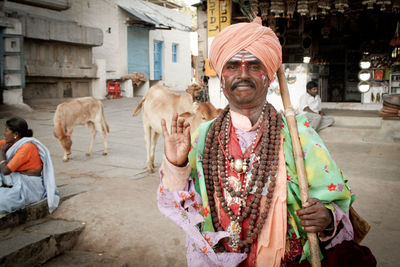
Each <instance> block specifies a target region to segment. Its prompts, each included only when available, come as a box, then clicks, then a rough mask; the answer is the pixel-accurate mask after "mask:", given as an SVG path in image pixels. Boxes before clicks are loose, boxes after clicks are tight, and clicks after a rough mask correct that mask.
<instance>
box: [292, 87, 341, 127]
mask: <svg viewBox="0 0 400 267" xmlns="http://www.w3.org/2000/svg"><path fill="white" fill-rule="evenodd" d="M306 88H307V93H305V94H304V95H303V96H302V97H301V98H300V105H299V110H300V114H304V115H305V116H306V117H307V119H308V121H309V123H310V125H311V127H313V128H314V129H315V131H317V132H319V131H320V130H322V129H325V128H327V127H329V126H331V125H333V124H334V123H335V119H334V118H331V117H327V116H325V114H324V112H322V107H321V98H320V97H319V95H318V85H317V83H316V82H314V81H310V82H308V83H307V85H306Z"/></svg>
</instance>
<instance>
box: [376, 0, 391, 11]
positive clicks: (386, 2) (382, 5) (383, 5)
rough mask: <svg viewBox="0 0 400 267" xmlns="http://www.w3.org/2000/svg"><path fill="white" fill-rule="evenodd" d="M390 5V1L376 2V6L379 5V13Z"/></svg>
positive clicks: (379, 0)
mask: <svg viewBox="0 0 400 267" xmlns="http://www.w3.org/2000/svg"><path fill="white" fill-rule="evenodd" d="M391 3H392V1H390V0H378V1H376V4H377V5H380V6H381V8H380V11H385V10H386V5H390V4H391Z"/></svg>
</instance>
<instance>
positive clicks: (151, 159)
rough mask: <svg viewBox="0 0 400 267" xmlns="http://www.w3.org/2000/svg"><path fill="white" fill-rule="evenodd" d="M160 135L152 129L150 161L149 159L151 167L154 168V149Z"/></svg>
mask: <svg viewBox="0 0 400 267" xmlns="http://www.w3.org/2000/svg"><path fill="white" fill-rule="evenodd" d="M159 136H160V134H159V133H157V132H156V131H153V132H152V134H151V139H152V140H151V154H150V161H151V167H152V168H154V154H155V151H156V146H157V140H158V137H159Z"/></svg>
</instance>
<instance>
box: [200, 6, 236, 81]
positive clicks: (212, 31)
mask: <svg viewBox="0 0 400 267" xmlns="http://www.w3.org/2000/svg"><path fill="white" fill-rule="evenodd" d="M231 14H232V0H207V20H208V26H207V29H208V38H213V37H215V36H216V35H217V34H218V33H219V32H220V31H222V30H223V29H225V28H226V27H228V26H229V25H231ZM205 65H206V66H205V68H206V75H207V76H216V73H215V71H214V70H213V69H212V68H211V66H210V64H209V60H208V59H206V64H205Z"/></svg>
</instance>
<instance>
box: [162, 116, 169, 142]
mask: <svg viewBox="0 0 400 267" xmlns="http://www.w3.org/2000/svg"><path fill="white" fill-rule="evenodd" d="M161 129H162V134H163V136H164V138H165V137H168V136H169V133H168V130H167V123H166V122H165V120H164V119H161Z"/></svg>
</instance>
